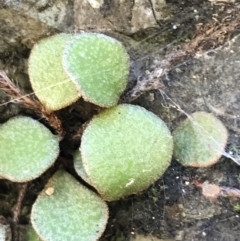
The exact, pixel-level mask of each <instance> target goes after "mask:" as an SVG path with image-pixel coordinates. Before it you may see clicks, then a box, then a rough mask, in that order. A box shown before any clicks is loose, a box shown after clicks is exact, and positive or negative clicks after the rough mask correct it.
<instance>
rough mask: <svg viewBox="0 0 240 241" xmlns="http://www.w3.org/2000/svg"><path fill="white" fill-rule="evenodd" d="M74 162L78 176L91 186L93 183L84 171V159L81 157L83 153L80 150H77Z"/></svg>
mask: <svg viewBox="0 0 240 241" xmlns="http://www.w3.org/2000/svg"><path fill="white" fill-rule="evenodd" d="M73 162H74V168H75V170H76V172H77V174H78V175H79V176H80V177H81V178H82V179H83V180H84V181H85V182H87V183H88V184H90V185H91V182H90V180H89V177H88V175H87V173H86V171H85V169H84V166H83V162H82V157H81V152H80V151H79V150H77V151H76V152H75V153H74V157H73Z"/></svg>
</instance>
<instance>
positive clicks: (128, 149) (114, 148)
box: [80, 104, 173, 201]
mask: <svg viewBox="0 0 240 241" xmlns="http://www.w3.org/2000/svg"><path fill="white" fill-rule="evenodd" d="M80 149H81V155H82V160H83V165H84V169H85V171H86V173H87V176H88V178H89V179H90V183H91V184H92V185H93V186H94V187H95V188H96V189H97V190H98V192H99V193H100V195H101V196H102V197H103V199H105V200H108V201H112V200H117V199H119V198H122V197H124V196H127V195H130V194H134V193H137V192H139V191H142V190H144V189H146V188H147V187H148V186H149V185H150V184H152V183H153V182H154V181H156V180H157V179H158V178H160V177H161V176H162V174H163V173H164V171H165V170H166V168H167V167H168V165H169V164H170V161H171V156H172V149H173V142H172V136H171V133H170V131H169V130H168V128H167V126H166V125H165V123H164V122H163V121H162V120H161V119H160V118H159V117H157V116H156V115H154V114H153V113H151V112H149V111H147V110H146V109H144V108H142V107H140V106H134V105H127V104H123V105H118V106H115V107H112V108H110V109H108V110H105V111H103V112H101V113H100V114H99V115H97V116H95V117H94V118H93V119H92V120H91V121H90V123H89V124H88V126H87V128H86V129H85V131H84V133H83V136H82V142H81V147H80Z"/></svg>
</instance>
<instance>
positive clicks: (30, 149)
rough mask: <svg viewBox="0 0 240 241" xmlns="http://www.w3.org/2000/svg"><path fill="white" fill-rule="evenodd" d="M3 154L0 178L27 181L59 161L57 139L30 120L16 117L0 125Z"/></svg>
mask: <svg viewBox="0 0 240 241" xmlns="http://www.w3.org/2000/svg"><path fill="white" fill-rule="evenodd" d="M0 153H1V157H0V176H1V177H4V178H6V179H9V180H11V181H13V182H27V181H30V180H32V179H35V178H37V177H39V176H40V175H41V174H42V173H43V172H44V171H46V170H47V169H48V168H49V167H50V166H51V165H52V164H53V163H54V161H55V160H56V159H57V157H58V154H59V144H58V137H57V136H54V135H53V134H52V133H51V132H50V131H49V130H48V129H47V128H46V127H45V126H44V125H42V124H41V123H40V122H38V121H36V120H34V119H32V118H30V117H23V116H21V117H15V118H12V119H10V120H9V121H7V122H6V123H4V124H2V125H0Z"/></svg>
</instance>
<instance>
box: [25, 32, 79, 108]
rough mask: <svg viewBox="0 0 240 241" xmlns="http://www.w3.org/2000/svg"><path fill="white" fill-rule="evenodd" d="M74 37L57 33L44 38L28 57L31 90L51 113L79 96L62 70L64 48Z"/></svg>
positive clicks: (74, 86)
mask: <svg viewBox="0 0 240 241" xmlns="http://www.w3.org/2000/svg"><path fill="white" fill-rule="evenodd" d="M72 38H73V36H72V35H70V34H58V35H54V36H52V37H49V38H46V39H43V40H42V41H40V42H39V43H38V44H36V45H35V46H34V48H33V49H32V52H31V55H30V58H29V69H28V71H29V76H30V81H31V84H32V88H33V90H34V92H35V94H36V95H37V97H38V99H39V100H40V101H41V103H42V104H43V105H44V106H45V107H46V108H47V109H49V110H50V111H54V110H59V109H62V108H64V107H66V106H68V105H70V104H72V103H73V102H75V101H76V100H77V99H78V98H79V97H80V93H79V91H78V90H77V87H76V85H75V84H74V83H73V82H72V81H71V79H70V78H69V77H68V75H67V74H66V73H65V71H64V69H63V67H62V55H63V50H64V47H65V45H66V44H67V42H68V41H70V40H71V39H72Z"/></svg>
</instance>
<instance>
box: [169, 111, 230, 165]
mask: <svg viewBox="0 0 240 241" xmlns="http://www.w3.org/2000/svg"><path fill="white" fill-rule="evenodd" d="M227 139H228V131H227V129H226V127H225V126H224V125H223V123H222V122H221V121H220V120H218V119H217V118H216V117H215V116H214V115H212V114H210V113H206V112H195V113H193V114H192V115H191V119H187V120H185V121H183V122H182V123H181V124H180V125H179V126H178V127H177V128H176V130H175V131H174V132H173V140H174V154H173V155H174V157H175V158H176V160H177V161H179V162H180V163H181V164H182V165H184V166H192V167H207V166H210V165H213V164H214V163H216V162H217V161H218V160H219V158H220V157H221V155H222V153H223V152H224V148H225V146H226V143H227Z"/></svg>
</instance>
